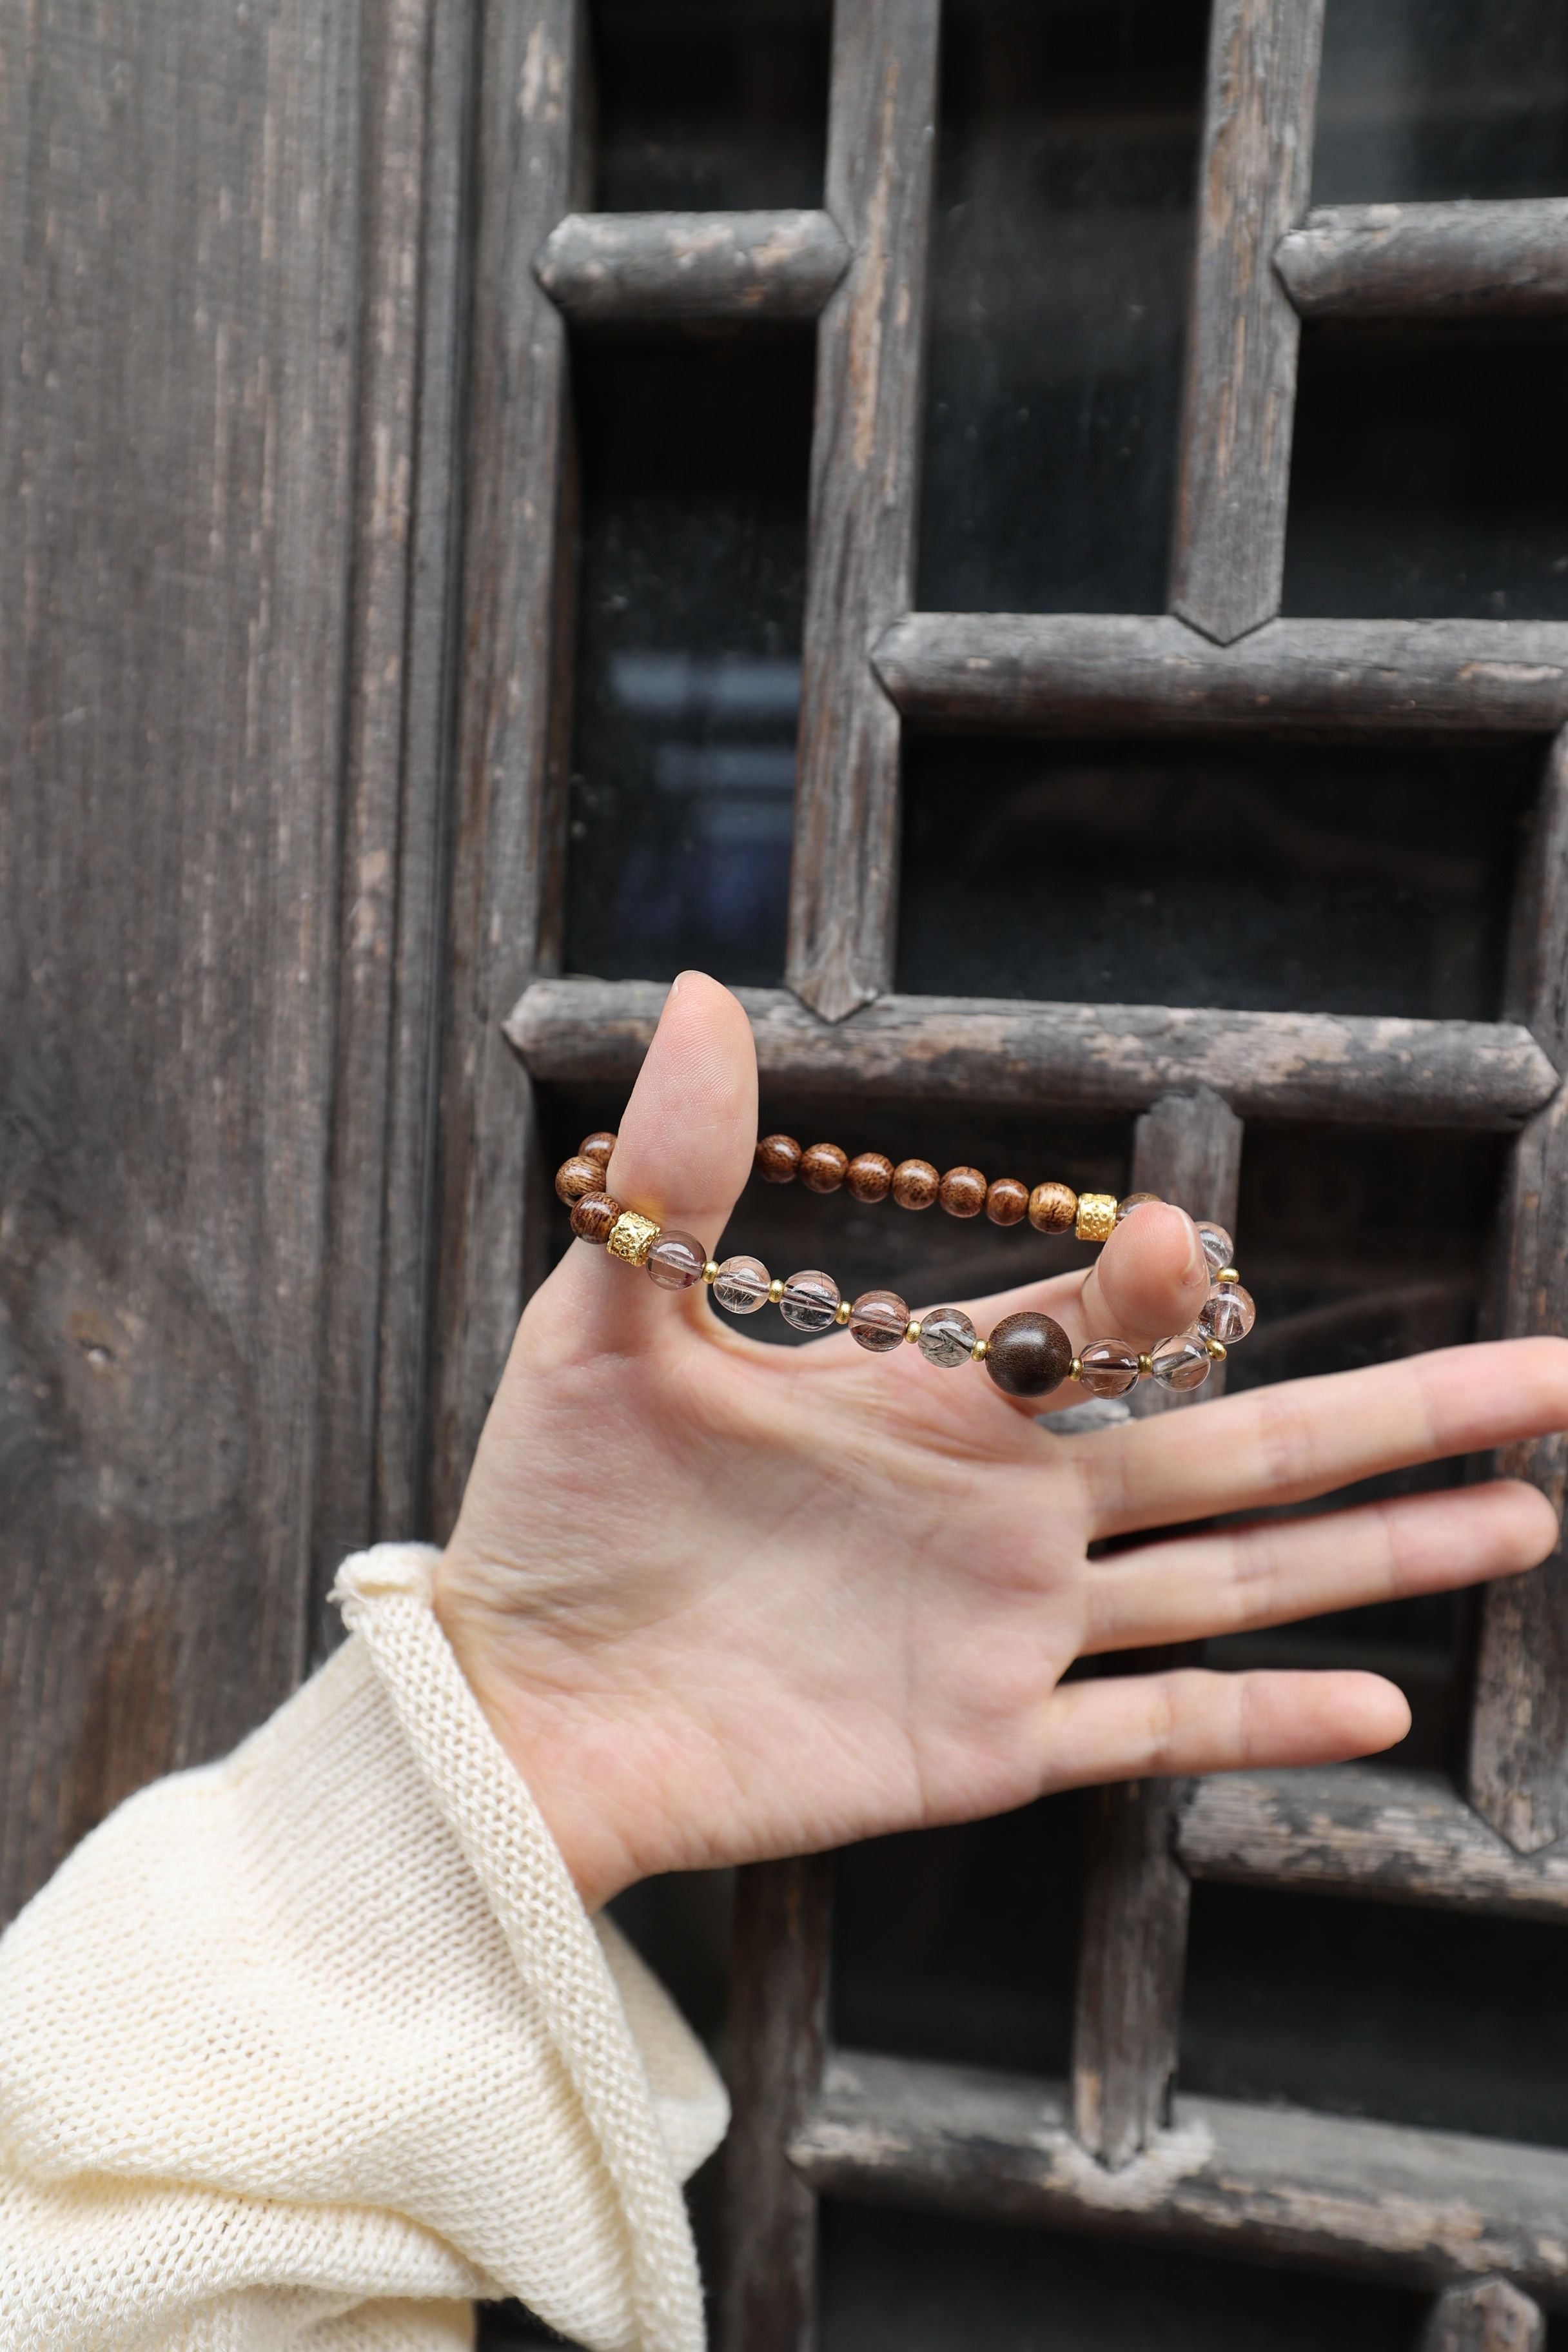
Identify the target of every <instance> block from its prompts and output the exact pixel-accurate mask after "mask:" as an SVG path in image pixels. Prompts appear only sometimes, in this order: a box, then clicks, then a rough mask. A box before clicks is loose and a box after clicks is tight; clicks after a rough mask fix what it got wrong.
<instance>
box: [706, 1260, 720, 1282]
mask: <svg viewBox="0 0 1568 2352" xmlns="http://www.w3.org/2000/svg"><path fill="white" fill-rule="evenodd" d="M702 1279H703V1281H704V1282H717V1281H718V1279H719V1261H718V1259H717V1258H716V1257H710V1258H709V1259H708V1260H707V1262H706V1263H705V1264H704V1265H703V1268H702Z"/></svg>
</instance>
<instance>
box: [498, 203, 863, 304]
mask: <svg viewBox="0 0 1568 2352" xmlns="http://www.w3.org/2000/svg"><path fill="white" fill-rule="evenodd" d="M848 267H849V247H847V245H846V244H845V242H844V239H843V237H842V236H841V235H840V234H839V230H838V226H837V223H836V222H835V221H834V220H833V219H832V217H831V215H828V214H827V213H823V212H773V213H761V212H759V213H568V215H566V218H565V219H564V220H563V221H560V222H558V223H557V224H556V226H555V227H554V228H553V229H552V231H551V233H550V235H549V236H548V237H547V238H546V239H545V242H544V246H543V247H542V251H541V253H540V256H539V258H538V260H537V261H536V262H535V264H534V272H535V275H536V276H537V278H538V279H539V282H540V284H541V285H542V287H543V289H544V290H545V292H546V293H547V294H548V295H549V296H550V299H551V300H552V302H556V303H559V305H560V307H561V309H562V310H564V311H565V313H566V315H567V317H568V318H570V319H575V320H579V321H580V322H581V323H582V324H584V325H590V324H593V323H595V322H596V321H603V320H616V321H620V322H624V321H626V320H639V321H645V322H646V321H650V320H652V321H659V320H669V321H676V322H679V321H680V320H691V319H731V320H740V319H815V318H816V314H817V312H818V311H819V310H821V308H822V306H823V304H824V303H825V302H826V299H827V298H828V296H829V295H830V294H831V293H832V291H833V289H834V288H835V287H836V286H837V283H838V281H839V279H840V278H842V277H843V275H844V273H845V271H846V269H847V268H848Z"/></svg>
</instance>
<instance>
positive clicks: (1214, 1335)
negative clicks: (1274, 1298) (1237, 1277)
mask: <svg viewBox="0 0 1568 2352" xmlns="http://www.w3.org/2000/svg"><path fill="white" fill-rule="evenodd" d="M1257 1320H1258V1307H1257V1302H1256V1301H1255V1300H1254V1298H1253V1296H1252V1293H1251V1292H1250V1291H1249V1290H1244V1289H1243V1288H1242V1286H1241V1285H1240V1283H1239V1282H1216V1283H1215V1286H1214V1288H1213V1289H1212V1290H1211V1291H1210V1292H1209V1295H1208V1297H1206V1298H1205V1301H1204V1304H1203V1311H1202V1313H1201V1314H1200V1315H1199V1317H1198V1329H1199V1330H1200V1331H1202V1332H1203V1333H1204V1335H1205V1338H1207V1339H1217V1340H1219V1341H1220V1343H1221V1345H1222V1346H1224V1347H1226V1348H1234V1347H1235V1345H1236V1343H1237V1340H1238V1339H1246V1337H1247V1333H1248V1332H1249V1331H1250V1330H1251V1328H1252V1327H1253V1325H1254V1324H1255V1323H1256V1322H1257Z"/></svg>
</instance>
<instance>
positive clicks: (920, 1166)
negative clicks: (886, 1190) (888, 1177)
mask: <svg viewBox="0 0 1568 2352" xmlns="http://www.w3.org/2000/svg"><path fill="white" fill-rule="evenodd" d="M941 1189H942V1178H941V1177H940V1176H939V1175H938V1174H937V1172H936V1170H935V1169H934V1168H933V1167H932V1166H931V1161H930V1160H900V1162H899V1164H898V1166H897V1167H896V1168H895V1169H894V1171H893V1198H894V1200H895V1201H896V1202H898V1204H899V1206H900V1209H929V1208H930V1207H931V1203H932V1202H933V1201H934V1200H935V1199H936V1196H937V1193H938V1192H940V1191H941Z"/></svg>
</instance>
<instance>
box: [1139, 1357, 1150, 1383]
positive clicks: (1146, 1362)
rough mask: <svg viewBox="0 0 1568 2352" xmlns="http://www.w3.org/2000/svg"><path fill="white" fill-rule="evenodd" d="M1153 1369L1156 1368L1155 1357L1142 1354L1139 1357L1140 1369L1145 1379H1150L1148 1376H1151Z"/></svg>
mask: <svg viewBox="0 0 1568 2352" xmlns="http://www.w3.org/2000/svg"><path fill="white" fill-rule="evenodd" d="M1153 1369H1154V1359H1153V1357H1152V1356H1140V1357H1139V1359H1138V1370H1139V1372H1140V1374H1141V1375H1142V1378H1143V1379H1144V1380H1147V1379H1148V1377H1149V1375H1150V1373H1151V1372H1152V1370H1153Z"/></svg>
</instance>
